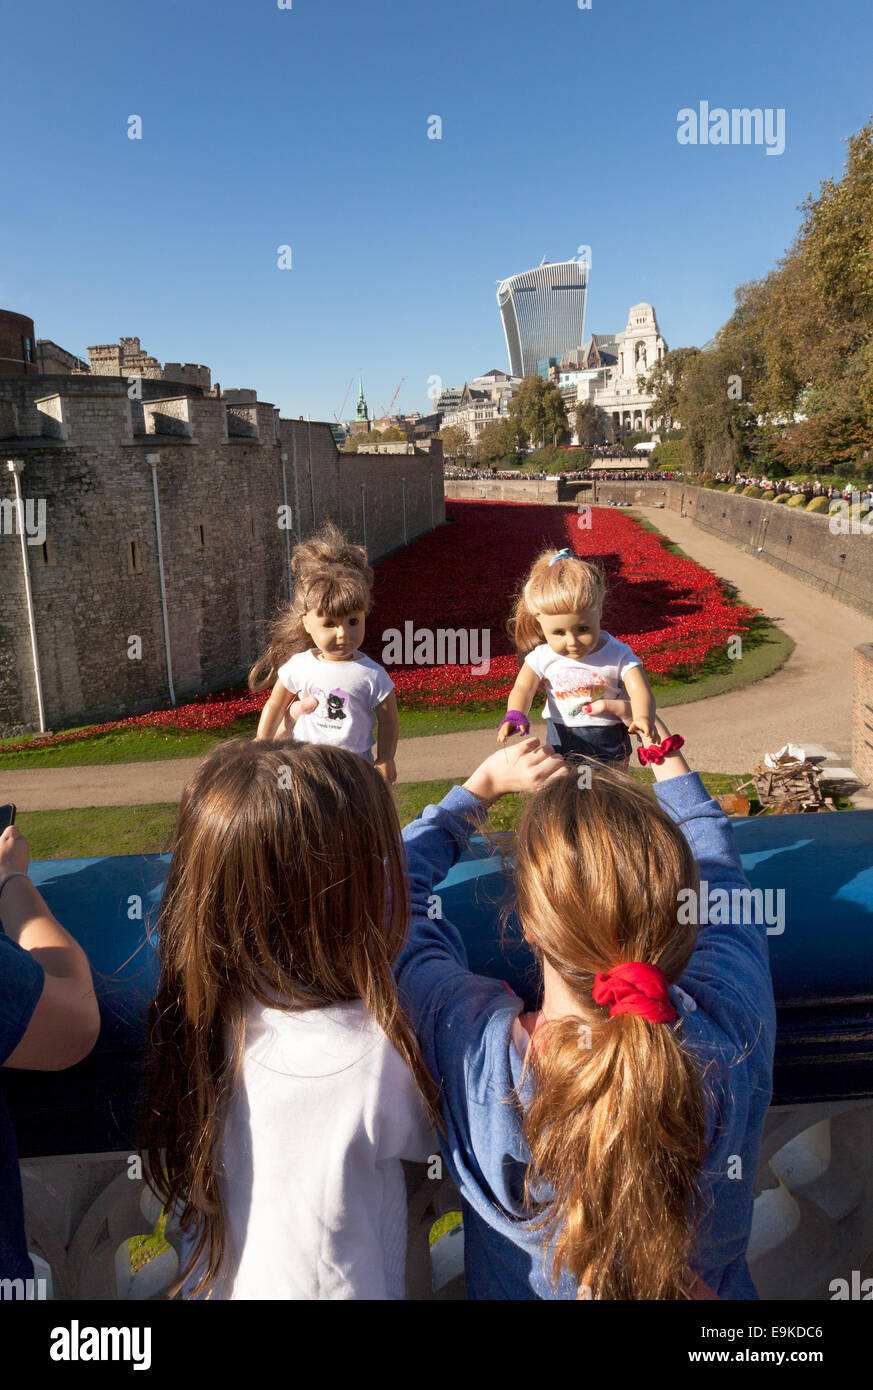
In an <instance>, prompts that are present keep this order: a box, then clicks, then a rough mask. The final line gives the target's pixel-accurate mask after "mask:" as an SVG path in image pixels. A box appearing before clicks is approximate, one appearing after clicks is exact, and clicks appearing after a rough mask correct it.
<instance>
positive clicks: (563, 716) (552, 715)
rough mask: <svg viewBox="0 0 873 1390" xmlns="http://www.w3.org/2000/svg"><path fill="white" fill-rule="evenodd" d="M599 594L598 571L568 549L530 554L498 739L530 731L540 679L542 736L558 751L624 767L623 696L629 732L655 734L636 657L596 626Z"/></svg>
mask: <svg viewBox="0 0 873 1390" xmlns="http://www.w3.org/2000/svg"><path fill="white" fill-rule="evenodd" d="M604 596H605V584H604V579H603V575H602V573H601V571H600V570H599V569H597V568H596V567H595V566H594V565H590V564H588V563H587V561H585V560H582V559H580V558H579V557H578V556H576V555H573V554H572V552H571V551H570V550H557V551H556V550H546V551H544V552H543V553H542V554H541V555H539V556H538V557H537V559H536V560H535V561H534V563H533V566H532V567H531V570H530V573H529V574H528V576H527V579H526V580H525V584H524V588H523V589H522V591H521V594H520V595H519V597H518V600H517V602H516V605H515V610H514V612H513V616H512V619H511V621H510V624H509V629H510V633H511V634H512V637H513V640H514V641H515V644H516V647H517V648H518V653H519V656H521V657H523V665H522V668H521V670H520V672H519V674H518V678H517V680H516V682H515V685H514V686H513V687H512V690H511V692H510V696H509V702H508V708H507V712H506V715H505V716H504V718H503V720H502V721H501V724H500V727H499V729H498V731H497V738H498V740H499V741H500V742H501V743H503V742H504V741H505V740H506V739H507V738H509V736H510V735H511V734H514V733H523V734H527V733H529V732H530V724H529V722H528V718H527V715H528V712H529V710H530V707H531V705H532V703H533V699H534V696H535V695H536V692H537V690H538V688H539V685H540V682H543V684H544V685H545V688H546V717H547V719H548V721H549V723H548V736H547V737H548V743H549V744H550V746H551V747H552V748H554V749H555V751H556V752H558V753H561V754H563V756H564V757H570V758H575V759H578V758H585V759H588V760H591V761H594V762H600V763H610V764H616V765H618V766H625V767H626V766H627V760H628V759H629V757H630V754H631V742H630V734H629V732H628V729H627V728H626V727H625V725H624V722H623V720H622V717H621V716H622V714H623V713H624V712H625V710H626V708H627V704H626V698H627V699H629V700H630V706H631V723H630V725H629V730H630V733H639V734H641V735H643V737H645V739H646V740H647V741H651V740H652V739H653V738H654V735H655V698H654V696H653V695H652V692H651V689H650V688H649V683H648V681H647V680H646V675H645V672H644V670H643V666H642V662H641V661H640V659H639V657H638V656H636V655H635V654H634V652H633V651H632V650H631V648H630V647H629V646H628V645H627V644H626V643H625V642H619V641H618V639H617V638H615V637H612V636H611V635H610V633H608V632H604V631H603V629H602V628H601V625H600V623H601V615H602V612H603V600H604ZM625 692H626V693H627V696H625Z"/></svg>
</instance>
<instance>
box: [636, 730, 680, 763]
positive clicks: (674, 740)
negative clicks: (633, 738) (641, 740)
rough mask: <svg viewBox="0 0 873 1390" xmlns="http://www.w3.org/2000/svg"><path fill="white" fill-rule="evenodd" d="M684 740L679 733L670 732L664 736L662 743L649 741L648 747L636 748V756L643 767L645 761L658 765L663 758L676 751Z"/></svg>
mask: <svg viewBox="0 0 873 1390" xmlns="http://www.w3.org/2000/svg"><path fill="white" fill-rule="evenodd" d="M684 742H685V740H684V738H683V737H682V735H681V734H671V735H670V737H669V738H665V739H664V742H663V743H650V744H649V746H648V748H638V749H637V757H638V758H639V760H640V762H641V763H642V765H643V767H645V765H646V763H657V764H658V766H659V767H660V765H661V763H662V762H663V761H664V759H665V758H669V756H670V754H671V753H678V751H679V749H680V748H681V747H682V745H683V743H684Z"/></svg>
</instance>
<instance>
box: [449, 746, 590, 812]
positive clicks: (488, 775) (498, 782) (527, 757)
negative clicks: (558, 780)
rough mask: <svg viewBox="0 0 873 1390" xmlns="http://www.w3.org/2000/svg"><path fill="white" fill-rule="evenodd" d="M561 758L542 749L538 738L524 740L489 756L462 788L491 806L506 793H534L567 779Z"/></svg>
mask: <svg viewBox="0 0 873 1390" xmlns="http://www.w3.org/2000/svg"><path fill="white" fill-rule="evenodd" d="M569 775H570V769H569V768H568V766H567V764H566V763H565V761H564V759H563V758H560V757H558V756H557V755H556V754H555V753H553V752H552V750H551V749H550V748H544V747H543V745H542V744H541V743H540V741H539V739H538V738H525V739H522V740H521V742H520V743H516V744H514V746H513V747H512V748H506V749H503V751H502V752H499V753H492V754H491V756H490V757H489V758H486V759H485V761H484V763H481V764H480V765H479V767H477V769H476V771H475V772H474V773H473V776H472V777H470V778H469V779H468V780H467V781H466V782H465V783H464V786H465V788H466V789H467V791H469V792H472V793H473V795H474V796H476V797H478V798H479V800H480V801H484V802H485V803H486V804H490V803H491V802H492V801H496V800H497V799H498V797H501V796H503V795H504V794H505V793H506V792H535V791H539V789H540V787H542V786H545V784H546V782H550V781H551V780H552V778H554V777H569Z"/></svg>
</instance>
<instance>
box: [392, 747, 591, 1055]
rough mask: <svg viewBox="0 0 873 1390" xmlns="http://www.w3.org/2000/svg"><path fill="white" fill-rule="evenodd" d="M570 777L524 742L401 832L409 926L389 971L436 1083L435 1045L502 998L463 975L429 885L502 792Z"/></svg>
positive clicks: (458, 946)
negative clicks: (407, 884) (395, 981)
mask: <svg viewBox="0 0 873 1390" xmlns="http://www.w3.org/2000/svg"><path fill="white" fill-rule="evenodd" d="M569 775H570V773H569V769H568V768H567V765H566V763H565V762H564V760H563V758H559V757H555V756H554V755H553V754H552V753H550V752H548V751H547V750H546V749H544V748H543V747H542V746H541V744H540V743H539V740H538V739H535V738H527V739H524V740H523V741H522V742H520V743H517V744H515V745H513V746H512V747H511V748H508V749H506V750H501V751H500V752H497V753H492V755H491V757H490V758H486V759H485V761H484V762H483V763H482V764H481V765H480V766H479V767H478V768H477V769H476V771H475V772H474V773H473V775H472V777H470V778H469V779H468V780H467V782H465V784H464V786H463V787H453V788H452V790H451V791H450V792H448V793H447V794H446V795H445V796H444V797H443V799H442V801H441V802H440V804H439V805H438V806H427V807H425V809H424V810H423V811H422V813H421V815H420V816H418V818H417V819H416V820H414V821H412V822H411V824H410V825H407V826H405V827H404V830H403V844H404V847H405V849H406V858H407V864H408V867H409V882H410V890H411V900H412V920H411V925H410V931H409V936H408V938H407V940H406V943H405V945H404V946H403V948H402V950H401V952H400V955H399V956H398V958H397V961H396V963H395V966H394V971H395V976H396V979H397V984H398V987H399V989H400V992H401V995H402V998H403V1002H404V1006H405V1007H406V1008H407V1010H408V1011H409V1016H410V1021H411V1023H412V1025H413V1028H414V1029H415V1031H416V1033H417V1035H418V1038H419V1042H420V1043H421V1048H422V1055H423V1056H424V1058H425V1061H426V1062H427V1065H428V1068H429V1070H430V1072H431V1075H433V1076H434V1077H437V1078H438V1077H439V1076H440V1075H441V1069H442V1062H441V1059H440V1050H441V1040H442V1039H444V1038H448V1037H449V1035H450V1034H452V1033H453V1032H454V1036H455V1037H457V1036H459V1035H461V1034H463V1032H464V1030H465V1029H467V1028H468V1027H471V1026H472V1024H473V1022H474V1021H475V1019H476V1018H477V1017H478V1016H479V1015H480V1014H481V1012H482V1009H483V1008H485V1007H486V1006H488V1003H489V1001H491V1002H493V1000H494V997H495V994H497V995H499V996H500V997H502V996H503V995H505V994H506V991H505V990H503V989H502V986H500V984H499V982H496V981H494V980H491V979H486V978H485V977H484V976H477V975H471V974H470V973H469V970H468V962H467V951H466V947H465V945H464V940H463V937H462V936H461V933H460V932H459V931H458V929H457V927H456V926H454V924H453V923H452V922H450V921H449V920H448V918H446V917H444V916H443V914H442V904H441V902H440V901H439V898H438V895H436V894H435V893H434V885H435V884H437V883H441V882H442V880H443V879H444V878H445V876H446V874H447V873H448V872H449V869H451V868H452V866H453V865H454V864H456V863H457V861H458V860H459V859H460V857H461V855H462V854H463V852H464V851H465V849H466V848H467V846H468V844H469V842H470V837H471V835H473V834H474V833H475V832H476V830H477V829H478V828H479V826H480V825H481V824H482V822H483V821H484V820H485V815H486V810H487V807H489V806H491V805H492V804H493V803H494V802H495V801H496V800H497V799H498V798H499V797H501V796H502V795H503V794H504V793H505V792H510V791H521V792H533V791H536V790H537V789H538V788H539V787H541V786H543V785H544V784H545V783H546V782H547V781H549V780H550V779H551V778H553V777H556V776H558V777H566V776H569ZM506 997H507V998H509V996H508V995H506Z"/></svg>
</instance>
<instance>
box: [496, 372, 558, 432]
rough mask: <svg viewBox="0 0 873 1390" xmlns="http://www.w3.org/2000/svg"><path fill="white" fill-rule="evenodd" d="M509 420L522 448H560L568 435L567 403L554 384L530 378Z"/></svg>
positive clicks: (517, 395)
mask: <svg viewBox="0 0 873 1390" xmlns="http://www.w3.org/2000/svg"><path fill="white" fill-rule="evenodd" d="M509 419H510V423H511V425H512V428H513V432H514V435H515V439H516V441H517V442H518V444H519V447H521V448H525V447H527V445H528V444H531V443H533V444H542V443H544V442H545V441H547V440H550V441H551V442H552V443H553V444H557V443H558V441H559V440H560V439H562V438H563V437H564V435H565V434H566V433H567V410H566V407H565V405H564V399H563V397H562V395H561V393H560V391H559V390H558V388H557V386H556V385H555V384H554V382H552V381H543V379H542V377H540V376H526V377H525V378H524V380H523V381H522V383H521V385H520V386H519V388H518V390H517V391H516V393H515V395H514V396H513V398H512V400H511V401H510V403H509Z"/></svg>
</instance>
